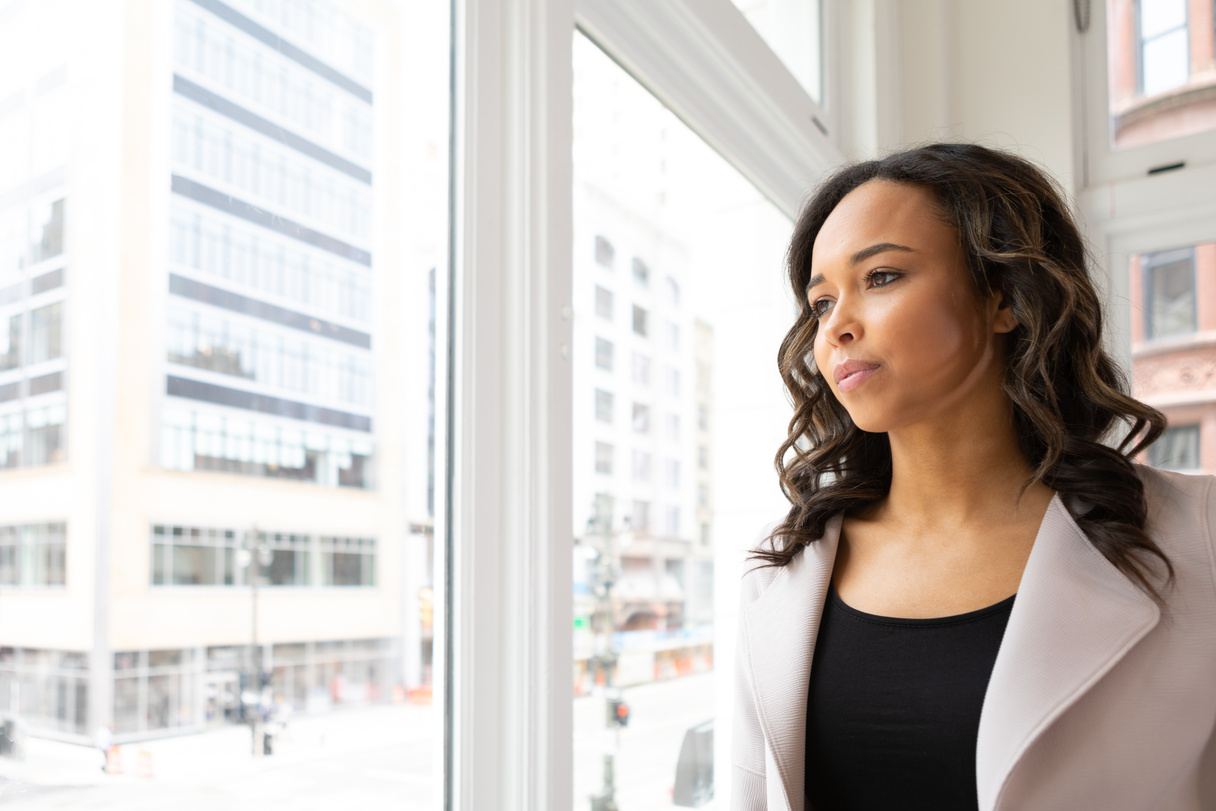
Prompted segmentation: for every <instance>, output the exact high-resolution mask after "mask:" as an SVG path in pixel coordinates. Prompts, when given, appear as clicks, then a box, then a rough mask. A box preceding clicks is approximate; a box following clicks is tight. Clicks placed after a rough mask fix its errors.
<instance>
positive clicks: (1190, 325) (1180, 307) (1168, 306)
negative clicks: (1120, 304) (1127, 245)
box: [1140, 248, 1196, 340]
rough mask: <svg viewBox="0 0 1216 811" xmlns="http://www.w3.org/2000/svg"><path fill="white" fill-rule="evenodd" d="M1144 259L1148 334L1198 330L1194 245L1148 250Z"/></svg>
mask: <svg viewBox="0 0 1216 811" xmlns="http://www.w3.org/2000/svg"><path fill="white" fill-rule="evenodd" d="M1140 261H1141V268H1142V271H1143V274H1144V298H1145V308H1144V313H1145V318H1146V320H1147V323H1146V324H1145V330H1144V334H1145V335H1146V336H1147V337H1148V338H1149V339H1150V340H1151V339H1154V338H1169V337H1171V336H1176V335H1189V334H1190V333H1192V332H1194V331H1195V327H1196V323H1195V322H1196V317H1195V251H1194V249H1192V248H1184V249H1182V250H1177V251H1163V252H1161V253H1152V254H1145V255H1144V257H1143V258H1142V259H1141V260H1140Z"/></svg>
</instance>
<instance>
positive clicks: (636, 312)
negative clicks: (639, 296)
mask: <svg viewBox="0 0 1216 811" xmlns="http://www.w3.org/2000/svg"><path fill="white" fill-rule="evenodd" d="M646 316H647V313H646V310H644V309H643V308H641V307H639V306H638V305H636V304H635V305H633V332H634V334H635V335H641V336H643V337H645V336H646V334H647V328H646Z"/></svg>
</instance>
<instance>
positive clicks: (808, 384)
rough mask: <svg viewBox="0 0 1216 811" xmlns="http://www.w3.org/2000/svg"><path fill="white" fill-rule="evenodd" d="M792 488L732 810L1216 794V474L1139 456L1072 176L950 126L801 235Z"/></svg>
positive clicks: (795, 268)
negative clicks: (1174, 468) (1167, 466)
mask: <svg viewBox="0 0 1216 811" xmlns="http://www.w3.org/2000/svg"><path fill="white" fill-rule="evenodd" d="M789 277H790V282H791V284H792V286H793V289H794V292H795V294H796V295H797V296H798V298H799V300H800V301H801V305H802V306H801V312H800V314H799V317H798V320H797V322H796V323H795V324H794V326H793V328H792V329H791V330H790V332H789V334H788V335H787V336H786V338H785V341H784V342H783V344H782V346H781V351H780V356H779V362H780V369H781V374H782V377H783V378H784V380H785V383H786V386H787V387H788V389H789V391H790V394H791V395H792V398H793V402H794V408H795V413H794V418H793V420H792V421H791V423H790V430H789V436H788V438H787V440H786V442H785V443H784V444H783V445H782V447H781V449H780V451H779V453H778V456H777V469H778V472H779V473H780V477H781V482H782V486H783V488H784V489H785V491H786V493H787V495H788V496H789V498H790V501H791V503H792V506H791V508H790V511H789V514H788V515H787V516H786V518H785V520H784V521H782V522H781V523H780V524H779V525H777V526H776V527H775V529H773V530H772V532H771V533H768V535H767V539H766V541H765V542H764V543H762V544H761V545H760V547H759V548H758V549H756V550H755V551H754V553H753V558H754V559H755V560H758V561H759V564H760V565H759V566H758V567H757V568H755V569H753V570H752V571H750V572H748V573H747V575H745V578H744V583H743V589H742V591H743V607H742V612H741V614H740V621H739V627H740V642H739V654H738V676H737V679H736V691H737V698H736V720H735V729H734V741H733V756H732V759H733V761H734V769H733V772H734V774H733V792H732V793H733V799H732V805H731V807H732V808H734V809H763V808H769V809H777V808H780V809H792V811H799V809H804V808H814V809H815V810H816V811H836V810H837V809H867V810H868V809H921V808H924V809H933V810H934V811H954V809H976V808H979V809H983V810H984V811H992V810H993V809H1019V810H1021V809H1031V810H1033V811H1040V810H1041V809H1069V810H1070V811H1089V810H1090V809H1095V810H1096V809H1101V810H1102V811H1118V810H1121V809H1126V811H1133V810H1134V811H1145V809H1169V811H1182V810H1183V809H1186V810H1187V811H1199V809H1213V808H1216V742H1214V741H1213V729H1214V727H1216V555H1214V554H1213V541H1212V533H1213V531H1214V529H1213V527H1216V498H1214V497H1213V495H1212V483H1213V479H1212V477H1209V476H1184V475H1179V474H1172V473H1164V472H1161V471H1157V470H1153V469H1151V468H1145V467H1140V466H1138V465H1136V464H1134V463H1133V461H1132V459H1133V457H1134V456H1135V455H1136V454H1137V453H1139V452H1140V451H1141V450H1142V449H1143V448H1145V447H1146V446H1147V445H1148V444H1149V443H1151V442H1152V441H1153V440H1155V439H1156V438H1157V437H1158V436H1159V435H1160V433H1161V431H1162V428H1163V425H1164V418H1163V417H1162V415H1161V414H1160V413H1159V412H1157V411H1155V410H1154V409H1152V408H1149V407H1148V406H1146V405H1144V404H1142V403H1139V402H1137V401H1135V400H1133V399H1131V398H1130V397H1129V396H1127V394H1125V393H1124V392H1125V385H1124V382H1123V379H1122V377H1121V376H1120V374H1119V372H1118V371H1117V369H1116V367H1115V366H1114V364H1113V363H1112V361H1111V359H1110V358H1109V357H1108V356H1107V355H1106V353H1105V351H1104V349H1103V344H1102V318H1101V308H1100V303H1099V298H1098V295H1097V293H1096V292H1095V289H1094V285H1093V282H1092V280H1091V279H1090V275H1089V270H1088V266H1087V261H1086V255H1085V248H1084V244H1083V241H1082V238H1081V236H1080V233H1079V232H1078V229H1077V227H1076V224H1075V223H1074V221H1073V218H1072V216H1071V215H1070V213H1069V210H1068V207H1067V205H1066V204H1065V202H1064V200H1063V198H1062V196H1061V194H1060V193H1059V192H1058V191H1057V190H1056V189H1055V187H1054V186H1053V185H1052V183H1051V182H1050V181H1049V180H1048V179H1047V178H1046V177H1044V175H1043V174H1042V173H1041V172H1040V171H1039V170H1038V169H1036V168H1035V167H1033V166H1032V165H1031V164H1029V163H1027V162H1026V161H1024V160H1022V159H1020V158H1017V157H1014V156H1012V155H1007V154H1003V153H1001V152H996V151H993V150H990V149H986V148H984V147H980V146H974V145H958V144H940V145H932V146H926V147H923V148H920V149H914V150H911V151H908V152H902V153H898V154H894V155H891V156H890V157H887V158H884V159H883V160H879V161H872V162H869V163H862V164H858V165H854V166H849V167H847V168H845V169H843V170H841V171H840V172H838V173H837V174H836V175H835V176H834V177H832V178H831V179H829V180H828V181H827V182H826V183H825V184H823V186H822V187H821V188H820V189H819V190H818V192H817V193H816V194H815V196H814V198H813V199H812V200H811V201H810V202H809V204H808V205H807V207H806V209H805V210H804V212H803V214H802V216H801V218H800V220H799V222H798V225H797V228H796V229H795V232H794V236H793V241H792V244H791V246H790V251H789Z"/></svg>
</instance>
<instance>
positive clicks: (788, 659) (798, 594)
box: [742, 516, 841, 811]
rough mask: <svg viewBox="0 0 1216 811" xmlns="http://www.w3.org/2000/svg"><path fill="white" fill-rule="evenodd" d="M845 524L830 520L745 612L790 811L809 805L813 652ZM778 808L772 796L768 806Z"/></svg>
mask: <svg viewBox="0 0 1216 811" xmlns="http://www.w3.org/2000/svg"><path fill="white" fill-rule="evenodd" d="M840 524H841V517H840V516H836V517H835V518H833V519H832V520H831V521H829V522H828V525H827V527H826V528H825V530H824V533H823V537H822V538H821V539H820V540H818V541H816V542H815V543H813V544H811V545H810V546H808V547H807V548H806V549H805V550H804V551H803V552H802V553H801V554H800V555H797V556H796V557H795V558H794V559H793V560H792V561H790V563H789V564H787V565H786V566H785V568H784V569H783V570H782V571H781V572H780V573H779V574H778V575H777V577H776V578H775V579H774V580H773V582H772V583H771V584H770V585H769V587H768V588H767V589H766V590H765V592H764V593H763V594H762V595H760V596H759V597H758V598H756V601H755V602H753V603H752V604H751V605H750V606H749V607H748V609H747V610H746V611H745V612H744V614H743V617H742V622H743V623H744V635H743V639H744V644H745V645H746V646H747V649H746V651H745V652H744V655H745V656H746V659H745V661H746V663H747V667H748V669H749V675H750V677H751V681H752V684H753V686H754V689H755V697H756V708H757V714H758V715H759V719H760V727H761V729H762V730H763V732H764V739H765V741H766V742H767V743H768V745H769V747H770V754H771V760H772V762H773V764H774V765H775V766H776V770H777V775H772V774H770V775H769V776H768V785H769V796H770V798H772V797H773V792H774V789H777V790H778V791H779V792H780V795H783V796H779V797H777V798H774V799H777V800H784V807H785V808H787V809H790V811H802V808H803V804H804V798H805V793H804V791H805V789H804V787H803V770H804V766H805V763H804V759H805V751H806V702H807V691H808V690H809V688H810V675H811V657H812V654H813V653H814V650H815V637H816V635H817V634H818V632H819V619H820V616H821V615H822V613H823V601H824V599H826V597H827V593H828V584H829V583H830V582H831V580H832V564H833V562H834V561H835V559H836V545H837V541H838V540H839V538H840ZM774 777H777V778H779V779H778V780H776V781H774V779H773V778H774ZM779 807H780V806H776V805H775V804H774V803H773V802H772V801H771V800H770V808H773V809H774V811H776V808H779Z"/></svg>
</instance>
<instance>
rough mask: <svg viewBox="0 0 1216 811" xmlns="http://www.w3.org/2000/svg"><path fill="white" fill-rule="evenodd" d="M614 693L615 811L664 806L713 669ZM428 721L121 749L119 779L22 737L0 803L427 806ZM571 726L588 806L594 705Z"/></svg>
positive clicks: (600, 735)
mask: <svg viewBox="0 0 1216 811" xmlns="http://www.w3.org/2000/svg"><path fill="white" fill-rule="evenodd" d="M624 697H625V700H626V701H627V703H628V704H629V706H630V710H631V715H630V721H629V726H627V727H626V728H625V729H623V730H622V731H621V736H620V749H619V752H618V753H617V757H616V785H617V795H616V797H617V804H618V806H619V808H620V809H621V811H652V809H669V808H673V807H674V806H673V805H672V803H671V788H672V784H673V782H674V779H675V764H676V758H677V757H678V755H679V751H680V744H681V742H682V741H683V736H684V731H685V730H686V729H687V728H688V727H691V726H693V725H695V724H697V723H700V722H702V721H705V720H707V719H708V718H709V717H710V716H711V714H712V711H713V674H711V673H705V674H698V675H693V676H685V677H682V678H678V679H672V680H670V681H664V682H657V683H654V684H647V685H641V686H638V687H632V688H627V689H626V690H625V691H624ZM435 718H436V716H435V709H434V708H433V707H411V706H376V707H366V708H362V709H352V710H345V711H340V712H335V713H332V714H330V715H324V716H317V717H312V718H296V719H293V720H292V721H291V722H290V724H289V725H288V729H287V732H286V733H285V734H284V735H283V736H281V737H280V739H279V740H278V741H277V742H276V749H275V754H273V755H271V756H268V757H257V758H255V757H252V756H251V755H250V734H249V730H248V728H246V727H222V728H219V729H215V730H211V731H208V732H204V733H200V734H194V735H184V736H181V737H177V738H165V739H161V740H156V741H146V742H143V743H136V744H127V745H124V746H123V747H122V770H123V773H122V774H119V775H107V774H103V773H102V772H101V769H100V765H101V756H100V755H99V754H98V752H97V750H95V749H91V748H88V747H84V746H76V745H71V744H64V743H57V742H54V741H45V740H39V739H36V738H27V739H26V741H25V758H24V759H23V760H13V759H9V758H0V807H3V808H4V809H13V810H14V811H21V810H23V809H39V811H42V809H73V811H76V810H77V809H80V810H81V811H86V810H88V809H99V810H100V809H105V810H106V811H109V810H110V809H122V811H163V809H166V808H172V809H174V811H196V809H197V810H201V809H218V808H222V809H225V811H228V810H229V809H232V810H234V811H236V810H244V809H248V811H270V810H271V809H280V808H281V809H299V810H300V811H312V810H313V809H317V811H322V810H324V811H332V809H339V808H344V807H345V808H351V807H361V808H372V809H380V808H391V809H396V810H399V811H422V810H423V809H426V810H427V811H433V809H434V808H436V806H435V805H434V803H433V802H432V791H434V790H435V789H437V788H438V787H437V786H434V785H433V783H434V779H435V777H434V773H433V771H432V768H433V764H434V759H435V758H437V757H439V749H438V742H437V741H434V737H435V735H436V734H437V733H438V732H439V730H438V727H437V725H436V723H435ZM574 725H575V734H574V762H575V771H574V803H573V808H574V809H575V811H587V809H589V808H590V807H591V806H590V800H589V799H588V798H589V795H590V794H592V793H593V792H596V791H598V790H599V788H600V786H601V784H602V780H603V744H604V741H605V735H606V733H605V723H604V702H603V700H602V699H601V698H598V697H594V696H588V697H581V698H577V699H575V702H574ZM141 752H142V753H145V754H143V755H142V756H141ZM149 775H150V776H149Z"/></svg>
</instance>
